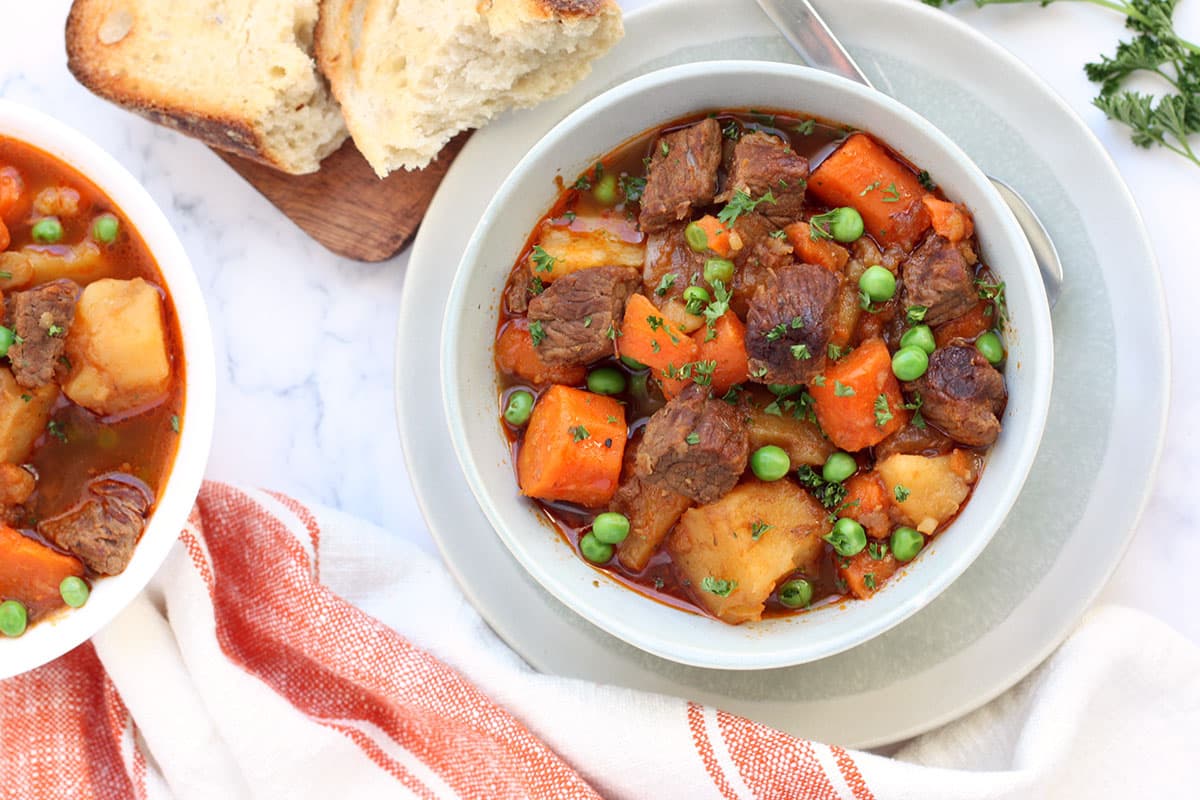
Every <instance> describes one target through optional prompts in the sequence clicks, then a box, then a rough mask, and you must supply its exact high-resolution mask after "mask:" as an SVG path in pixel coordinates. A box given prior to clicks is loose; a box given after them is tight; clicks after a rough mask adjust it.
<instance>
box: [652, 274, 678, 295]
mask: <svg viewBox="0 0 1200 800" xmlns="http://www.w3.org/2000/svg"><path fill="white" fill-rule="evenodd" d="M674 285H675V273H674V272H668V273H667V274H666V275H663V276H662V280H660V281H659V282H658V288H656V289H655V290H654V293H655V294H656V295H658V296H659V297H662V296H663V295H665V294H666V293H667V290H668V289H670V288H671V287H672V286H674Z"/></svg>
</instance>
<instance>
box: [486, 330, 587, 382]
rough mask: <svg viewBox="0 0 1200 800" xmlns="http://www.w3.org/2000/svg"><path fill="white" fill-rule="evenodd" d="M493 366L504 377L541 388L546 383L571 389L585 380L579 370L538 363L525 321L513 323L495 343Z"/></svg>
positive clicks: (584, 373)
mask: <svg viewBox="0 0 1200 800" xmlns="http://www.w3.org/2000/svg"><path fill="white" fill-rule="evenodd" d="M496 366H497V367H498V368H499V369H500V371H501V372H503V373H504V374H505V375H510V376H512V377H514V378H520V379H521V380H523V381H529V382H530V383H532V384H535V385H540V386H544V385H545V384H548V383H565V384H567V385H568V386H575V385H578V384H581V383H583V382H584V381H585V380H587V368H585V367H581V366H562V365H551V364H547V363H546V362H545V361H542V357H541V356H540V355H538V351H537V348H535V347H534V346H533V337H532V336H531V335H530V333H529V320H527V319H524V318H521V319H514V320H513V321H512V322H510V323H508V325H507V326H506V327H505V328H504V330H503V331H501V333H500V338H499V339H497V340H496Z"/></svg>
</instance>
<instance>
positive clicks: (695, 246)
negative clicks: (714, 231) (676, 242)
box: [683, 222, 708, 253]
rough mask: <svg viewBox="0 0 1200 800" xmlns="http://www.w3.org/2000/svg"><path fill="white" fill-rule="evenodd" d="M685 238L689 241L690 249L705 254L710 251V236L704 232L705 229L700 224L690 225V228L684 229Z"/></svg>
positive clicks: (693, 223)
mask: <svg viewBox="0 0 1200 800" xmlns="http://www.w3.org/2000/svg"><path fill="white" fill-rule="evenodd" d="M683 238H685V239H687V243H688V247H690V248H692V250H694V251H695V252H697V253H703V252H704V251H705V250H707V249H708V234H707V233H705V232H704V228H702V227H700V223H698V222H689V223H688V226H687V227H686V228H684V229H683Z"/></svg>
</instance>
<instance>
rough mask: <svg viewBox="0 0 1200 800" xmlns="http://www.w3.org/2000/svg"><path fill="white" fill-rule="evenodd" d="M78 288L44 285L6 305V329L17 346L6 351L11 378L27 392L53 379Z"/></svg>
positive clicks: (56, 283) (64, 284) (72, 317)
mask: <svg viewBox="0 0 1200 800" xmlns="http://www.w3.org/2000/svg"><path fill="white" fill-rule="evenodd" d="M78 297H79V287H78V286H77V285H75V283H74V282H73V281H68V280H60V281H54V282H53V283H47V284H44V285H42V286H39V287H37V288H36V289H30V290H29V291H27V292H18V293H16V294H14V295H12V296H11V297H10V298H9V300H8V302H7V305H8V309H7V311H8V319H9V321H10V327H11V328H12V329H13V331H14V332H15V333H16V334H17V343H16V344H14V345H12V347H10V348H9V349H8V358H9V360H10V361H11V362H12V368H13V375H14V376H15V377H16V379H17V383H19V384H21V385H22V386H24V387H25V388H27V389H36V388H37V387H39V386H45V385H46V384H47V383H49V382H50V381H52V380H53V379H54V376H55V373H56V371H57V370H58V369H59V368H63V372H64V374H65V371H66V369H65V366H64V365H63V364H62V363H61V362H60V361H59V359H60V358H62V354H63V347H64V346H65V344H66V339H67V331H68V330H70V328H71V323H72V322H73V321H74V320H75V300H76V299H77V298H78Z"/></svg>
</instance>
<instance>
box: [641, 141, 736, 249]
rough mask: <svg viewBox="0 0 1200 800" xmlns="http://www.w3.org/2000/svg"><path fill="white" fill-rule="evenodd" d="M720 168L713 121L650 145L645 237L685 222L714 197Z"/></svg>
mask: <svg viewBox="0 0 1200 800" xmlns="http://www.w3.org/2000/svg"><path fill="white" fill-rule="evenodd" d="M720 165H721V126H720V125H719V124H717V121H716V120H715V119H706V120H704V121H703V122H697V123H696V124H695V125H692V126H690V127H687V128H684V129H682V130H678V131H675V132H674V133H668V134H667V135H666V136H663V137H662V138H661V139H659V140H658V141H657V142H656V143H655V145H654V155H653V156H651V158H650V168H649V170H648V171H647V174H646V189H645V191H644V192H643V193H642V201H641V205H642V215H641V218H640V220H639V221H640V223H641V226H642V230H643V231H645V232H646V233H653V232H654V231H660V230H662V229H663V228H665V227H666V226H667V225H669V224H671V223H672V222H678V221H680V220H682V219H686V218H687V217H688V215H689V214H690V213H691V211H692V209H693V208H698V207H700V206H706V205H708V204H709V203H711V202H712V201H713V197H714V196H715V195H716V193H717V169H718V167H720Z"/></svg>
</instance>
